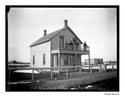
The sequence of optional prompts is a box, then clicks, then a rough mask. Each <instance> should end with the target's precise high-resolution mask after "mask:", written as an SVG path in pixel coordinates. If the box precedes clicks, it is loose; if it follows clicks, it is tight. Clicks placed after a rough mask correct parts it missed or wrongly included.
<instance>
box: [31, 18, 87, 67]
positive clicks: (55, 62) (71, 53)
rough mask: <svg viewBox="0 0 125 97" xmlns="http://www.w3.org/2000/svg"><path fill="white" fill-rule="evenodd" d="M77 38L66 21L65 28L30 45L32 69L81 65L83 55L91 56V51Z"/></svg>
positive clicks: (45, 34) (45, 35)
mask: <svg viewBox="0 0 125 97" xmlns="http://www.w3.org/2000/svg"><path fill="white" fill-rule="evenodd" d="M81 45H83V43H82V41H81V40H80V39H79V38H78V37H77V36H76V34H75V33H74V32H73V31H72V29H71V28H70V27H69V26H68V21H67V20H64V27H63V28H62V29H59V30H57V31H55V32H53V33H50V34H47V33H46V30H44V36H43V37H41V38H40V39H38V40H37V41H35V42H34V43H32V44H31V45H30V47H31V55H30V58H31V67H39V68H45V67H60V66H78V65H81V55H86V54H88V55H89V49H86V48H87V45H86V43H84V45H83V46H84V49H81Z"/></svg>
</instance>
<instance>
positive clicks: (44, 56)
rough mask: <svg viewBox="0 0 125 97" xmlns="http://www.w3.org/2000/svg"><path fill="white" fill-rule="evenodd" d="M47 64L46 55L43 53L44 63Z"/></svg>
mask: <svg viewBox="0 0 125 97" xmlns="http://www.w3.org/2000/svg"><path fill="white" fill-rule="evenodd" d="M45 64H46V55H45V54H43V65H45Z"/></svg>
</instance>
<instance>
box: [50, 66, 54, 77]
mask: <svg viewBox="0 0 125 97" xmlns="http://www.w3.org/2000/svg"><path fill="white" fill-rule="evenodd" d="M50 72H51V79H53V69H52V68H51V69H50Z"/></svg>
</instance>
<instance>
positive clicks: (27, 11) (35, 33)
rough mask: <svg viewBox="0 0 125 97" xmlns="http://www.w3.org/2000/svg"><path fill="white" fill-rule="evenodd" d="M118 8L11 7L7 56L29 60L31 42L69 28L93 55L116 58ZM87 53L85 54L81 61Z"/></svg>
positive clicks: (107, 58) (92, 56)
mask: <svg viewBox="0 0 125 97" xmlns="http://www.w3.org/2000/svg"><path fill="white" fill-rule="evenodd" d="M116 18H117V17H116V9H115V8H11V9H10V11H9V13H8V59H9V61H11V60H17V61H23V62H30V47H29V46H30V45H31V44H32V43H33V42H34V41H36V40H37V39H39V38H40V37H42V36H43V33H44V32H43V30H44V29H46V30H47V34H49V33H51V32H54V31H56V30H59V29H61V28H63V27H64V20H65V19H67V20H68V25H69V27H70V28H71V29H72V30H73V31H74V33H75V34H76V35H77V36H78V37H79V38H80V39H81V41H82V42H84V41H86V43H87V44H88V45H89V46H90V57H91V58H103V60H104V61H106V60H116V58H117V32H116V31H117V25H116ZM85 58H87V56H85V57H82V61H83V60H84V59H85Z"/></svg>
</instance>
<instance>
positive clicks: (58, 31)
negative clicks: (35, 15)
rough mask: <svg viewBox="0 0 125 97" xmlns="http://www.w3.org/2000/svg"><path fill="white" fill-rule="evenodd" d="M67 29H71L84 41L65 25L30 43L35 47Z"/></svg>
mask: <svg viewBox="0 0 125 97" xmlns="http://www.w3.org/2000/svg"><path fill="white" fill-rule="evenodd" d="M66 30H70V31H71V32H72V34H73V35H74V36H75V37H76V38H77V39H78V40H79V41H80V42H81V43H82V41H81V40H80V39H79V38H78V37H77V36H76V34H75V33H74V32H73V31H72V30H71V29H70V28H69V27H68V26H67V27H64V28H62V29H59V30H57V31H55V32H52V33H50V34H47V35H46V36H43V37H41V38H40V39H38V40H37V41H35V42H34V43H32V44H31V45H30V47H33V46H35V45H38V44H42V43H44V42H46V41H49V40H50V39H52V38H53V37H54V36H55V35H57V34H58V33H61V32H62V33H63V31H66Z"/></svg>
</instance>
